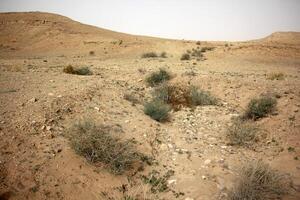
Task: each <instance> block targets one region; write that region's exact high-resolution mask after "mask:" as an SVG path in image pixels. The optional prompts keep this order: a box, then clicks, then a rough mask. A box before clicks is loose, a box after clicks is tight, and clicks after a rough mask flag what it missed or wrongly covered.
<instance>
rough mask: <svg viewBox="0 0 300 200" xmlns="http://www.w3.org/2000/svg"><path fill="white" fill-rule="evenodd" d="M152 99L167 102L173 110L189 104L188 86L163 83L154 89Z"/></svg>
mask: <svg viewBox="0 0 300 200" xmlns="http://www.w3.org/2000/svg"><path fill="white" fill-rule="evenodd" d="M153 95H154V99H157V100H159V101H163V102H165V103H166V104H169V105H171V106H172V108H174V109H175V110H179V109H180V108H181V107H182V106H189V87H187V86H182V85H181V86H180V85H169V84H164V85H162V86H160V87H159V88H157V89H156V90H155V91H154V94H153Z"/></svg>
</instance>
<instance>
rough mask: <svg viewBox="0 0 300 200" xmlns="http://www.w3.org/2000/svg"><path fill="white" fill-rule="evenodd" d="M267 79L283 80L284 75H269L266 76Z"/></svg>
mask: <svg viewBox="0 0 300 200" xmlns="http://www.w3.org/2000/svg"><path fill="white" fill-rule="evenodd" d="M267 79H269V80H283V79H284V74H283V73H281V72H280V73H271V74H269V75H268V76H267Z"/></svg>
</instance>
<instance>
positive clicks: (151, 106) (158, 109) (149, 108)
mask: <svg viewBox="0 0 300 200" xmlns="http://www.w3.org/2000/svg"><path fill="white" fill-rule="evenodd" d="M170 110H171V109H170V106H169V105H168V104H165V103H164V102H163V101H159V100H153V101H151V102H148V103H146V104H145V106H144V113H145V114H146V115H149V116H150V117H151V118H152V119H154V120H156V121H159V122H163V121H166V120H167V119H168V118H169V112H170Z"/></svg>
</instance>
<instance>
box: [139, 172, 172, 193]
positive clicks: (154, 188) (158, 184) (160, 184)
mask: <svg viewBox="0 0 300 200" xmlns="http://www.w3.org/2000/svg"><path fill="white" fill-rule="evenodd" d="M173 175H174V171H172V170H169V171H168V172H167V173H166V174H164V175H160V173H159V172H158V171H155V170H153V171H152V172H150V173H149V174H148V176H142V178H143V180H144V183H146V184H149V185H150V186H151V192H152V193H154V194H155V193H158V192H166V191H168V190H169V187H168V182H167V181H168V179H169V178H170V177H171V176H173Z"/></svg>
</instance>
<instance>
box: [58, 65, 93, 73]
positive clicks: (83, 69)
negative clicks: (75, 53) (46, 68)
mask: <svg viewBox="0 0 300 200" xmlns="http://www.w3.org/2000/svg"><path fill="white" fill-rule="evenodd" d="M63 72H64V73H67V74H76V75H92V74H93V72H92V71H91V70H90V69H89V68H88V67H80V68H74V67H73V66H72V65H68V66H67V67H65V68H64V69H63Z"/></svg>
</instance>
